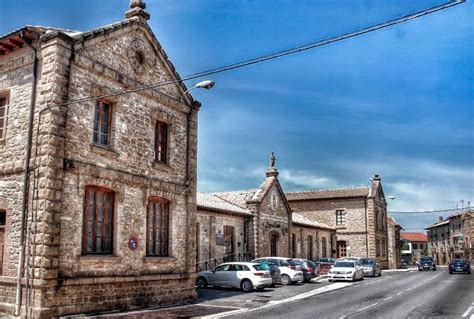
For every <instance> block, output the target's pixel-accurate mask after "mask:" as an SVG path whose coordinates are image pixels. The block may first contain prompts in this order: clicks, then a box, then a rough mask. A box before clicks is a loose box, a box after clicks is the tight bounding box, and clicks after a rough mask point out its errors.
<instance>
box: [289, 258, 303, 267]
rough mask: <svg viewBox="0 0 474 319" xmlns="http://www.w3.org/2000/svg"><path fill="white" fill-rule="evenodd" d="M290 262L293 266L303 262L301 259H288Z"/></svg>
mask: <svg viewBox="0 0 474 319" xmlns="http://www.w3.org/2000/svg"><path fill="white" fill-rule="evenodd" d="M288 263H289V264H290V265H291V266H298V265H300V264H301V261H298V260H293V259H291V260H288Z"/></svg>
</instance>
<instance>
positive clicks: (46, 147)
mask: <svg viewBox="0 0 474 319" xmlns="http://www.w3.org/2000/svg"><path fill="white" fill-rule="evenodd" d="M41 42H42V44H41V49H40V51H39V54H40V61H41V69H40V72H39V77H38V87H37V103H36V114H35V121H34V125H35V129H34V132H35V133H34V137H33V148H32V163H33V166H32V167H34V169H35V171H34V173H33V174H32V177H31V178H32V180H31V182H32V183H31V184H32V186H31V187H30V194H31V196H32V201H31V205H30V209H29V218H28V228H29V229H31V231H30V232H28V238H27V242H28V241H29V246H30V256H29V259H27V260H26V263H27V264H28V268H27V271H28V275H29V279H30V280H34V281H35V282H36V283H41V284H42V285H45V286H50V287H52V286H54V285H55V284H56V279H57V277H58V275H59V255H60V251H59V247H60V237H61V230H60V220H61V203H62V196H63V193H62V192H63V175H64V173H63V158H64V142H65V124H66V112H67V107H66V106H61V107H58V106H54V105H56V104H61V103H64V102H66V101H67V100H68V85H69V83H68V82H69V71H70V70H69V68H70V61H71V55H72V50H73V48H72V39H71V38H69V37H68V36H67V35H64V34H62V33H59V32H52V33H48V34H46V35H44V36H43V37H42V39H41ZM41 110H45V111H43V112H41ZM51 281H52V282H51ZM30 283H31V281H30ZM37 293H39V295H37ZM53 295H54V291H52V290H47V289H41V290H34V291H33V296H32V297H30V298H31V299H32V300H33V304H32V305H33V306H34V307H38V308H43V310H42V313H44V309H48V308H49V309H51V306H54V302H55V298H54V297H53ZM42 315H43V314H42ZM44 315H45V316H53V315H54V313H53V312H51V311H49V312H47V314H46V313H44Z"/></svg>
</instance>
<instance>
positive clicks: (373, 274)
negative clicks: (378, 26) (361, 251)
mask: <svg viewBox="0 0 474 319" xmlns="http://www.w3.org/2000/svg"><path fill="white" fill-rule="evenodd" d="M375 275H377V272H376V271H375V269H374V270H372V274H371V276H372V277H375Z"/></svg>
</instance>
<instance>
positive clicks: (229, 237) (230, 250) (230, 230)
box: [224, 226, 235, 256]
mask: <svg viewBox="0 0 474 319" xmlns="http://www.w3.org/2000/svg"><path fill="white" fill-rule="evenodd" d="M234 232H235V230H234V227H232V226H224V245H225V255H226V256H229V255H233V254H235V246H234V237H235V235H234Z"/></svg>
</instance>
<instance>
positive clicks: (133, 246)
mask: <svg viewBox="0 0 474 319" xmlns="http://www.w3.org/2000/svg"><path fill="white" fill-rule="evenodd" d="M137 248H138V238H137V237H136V236H135V235H131V236H130V238H129V239H128V249H130V250H131V251H134V250H137Z"/></svg>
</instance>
